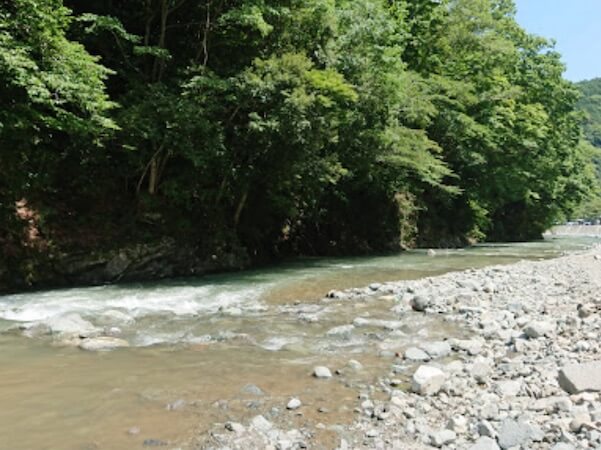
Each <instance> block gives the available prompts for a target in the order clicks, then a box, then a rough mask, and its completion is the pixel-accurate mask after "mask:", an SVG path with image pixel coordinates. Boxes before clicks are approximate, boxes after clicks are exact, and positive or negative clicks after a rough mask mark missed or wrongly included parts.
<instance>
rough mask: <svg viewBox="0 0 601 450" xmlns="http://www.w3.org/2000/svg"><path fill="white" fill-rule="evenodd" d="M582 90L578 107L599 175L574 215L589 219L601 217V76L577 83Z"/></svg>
mask: <svg viewBox="0 0 601 450" xmlns="http://www.w3.org/2000/svg"><path fill="white" fill-rule="evenodd" d="M577 87H578V89H579V90H580V92H581V97H580V100H579V101H578V109H580V110H581V111H582V112H583V113H584V122H583V129H584V137H585V139H586V140H587V141H588V142H589V143H590V144H592V146H593V147H594V148H592V149H591V153H592V154H593V161H594V163H595V170H596V175H597V179H596V181H597V183H596V189H595V191H594V192H593V195H592V196H591V198H590V199H588V200H586V201H585V202H583V203H582V204H581V205H580V206H579V207H578V208H577V209H576V211H575V212H574V216H577V217H579V218H587V219H598V218H600V217H601V78H595V79H593V80H588V81H581V82H580V83H577Z"/></svg>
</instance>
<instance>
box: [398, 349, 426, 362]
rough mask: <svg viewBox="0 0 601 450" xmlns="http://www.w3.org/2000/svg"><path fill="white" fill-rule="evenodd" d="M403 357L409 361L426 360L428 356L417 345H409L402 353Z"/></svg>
mask: <svg viewBox="0 0 601 450" xmlns="http://www.w3.org/2000/svg"><path fill="white" fill-rule="evenodd" d="M403 357H404V358H405V359H408V360H409V361H428V360H429V359H430V356H429V355H428V354H427V353H426V352H425V351H423V350H421V349H419V348H417V347H409V348H408V349H407V350H405V353H404V354H403Z"/></svg>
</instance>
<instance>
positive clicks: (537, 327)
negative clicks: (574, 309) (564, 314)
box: [524, 321, 555, 339]
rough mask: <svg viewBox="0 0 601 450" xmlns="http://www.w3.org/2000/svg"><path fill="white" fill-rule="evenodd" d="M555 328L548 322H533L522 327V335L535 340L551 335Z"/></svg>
mask: <svg viewBox="0 0 601 450" xmlns="http://www.w3.org/2000/svg"><path fill="white" fill-rule="evenodd" d="M554 329H555V326H554V325H553V324H551V323H549V322H543V321H535V322H530V323H528V324H527V325H526V326H525V327H524V334H525V335H526V336H528V337H529V338H530V339H537V338H541V337H544V336H549V335H550V334H551V333H553V330H554Z"/></svg>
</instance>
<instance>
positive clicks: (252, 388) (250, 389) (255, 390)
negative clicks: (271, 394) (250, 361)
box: [241, 384, 265, 397]
mask: <svg viewBox="0 0 601 450" xmlns="http://www.w3.org/2000/svg"><path fill="white" fill-rule="evenodd" d="M241 391H242V393H244V394H249V395H256V396H257V397H261V396H263V395H265V392H263V390H262V389H261V388H260V387H259V386H257V385H255V384H247V385H246V386H244V387H243V388H242V389H241Z"/></svg>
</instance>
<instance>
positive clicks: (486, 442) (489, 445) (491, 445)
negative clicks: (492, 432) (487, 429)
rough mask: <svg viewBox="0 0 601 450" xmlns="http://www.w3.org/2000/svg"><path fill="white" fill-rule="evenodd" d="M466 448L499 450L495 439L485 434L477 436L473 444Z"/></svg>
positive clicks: (469, 449)
mask: <svg viewBox="0 0 601 450" xmlns="http://www.w3.org/2000/svg"><path fill="white" fill-rule="evenodd" d="M468 450H499V446H498V445H497V441H495V440H494V439H491V438H489V437H486V436H485V437H481V438H479V439H478V440H477V441H476V443H475V444H474V445H472V446H470V447H468Z"/></svg>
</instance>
